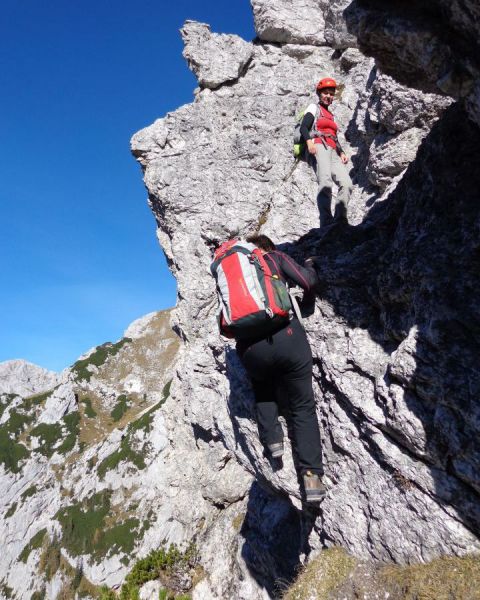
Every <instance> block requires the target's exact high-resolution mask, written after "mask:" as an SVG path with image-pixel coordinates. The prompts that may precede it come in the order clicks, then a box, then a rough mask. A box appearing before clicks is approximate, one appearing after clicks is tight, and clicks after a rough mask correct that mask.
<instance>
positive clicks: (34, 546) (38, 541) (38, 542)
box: [18, 529, 47, 563]
mask: <svg viewBox="0 0 480 600" xmlns="http://www.w3.org/2000/svg"><path fill="white" fill-rule="evenodd" d="M46 533H47V530H46V529H41V530H40V531H39V532H38V533H36V534H35V535H34V536H33V537H32V539H31V540H30V541H29V542H28V544H27V545H26V546H25V548H24V549H23V550H22V551H21V552H20V554H19V556H18V560H21V561H22V562H24V563H26V562H27V560H28V557H29V556H30V552H32V551H33V550H38V548H41V547H42V543H43V538H44V537H45V534H46Z"/></svg>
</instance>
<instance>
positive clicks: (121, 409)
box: [110, 394, 131, 422]
mask: <svg viewBox="0 0 480 600" xmlns="http://www.w3.org/2000/svg"><path fill="white" fill-rule="evenodd" d="M129 406H131V402H130V400H129V398H128V396H126V395H125V394H121V395H120V396H119V397H118V398H117V404H116V405H115V406H114V408H113V410H112V412H111V413H110V416H111V417H112V419H113V420H114V421H115V422H117V421H120V419H121V418H122V417H123V415H124V414H125V413H126V412H127V410H128V407H129Z"/></svg>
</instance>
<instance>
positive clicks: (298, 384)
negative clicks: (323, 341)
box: [237, 319, 323, 475]
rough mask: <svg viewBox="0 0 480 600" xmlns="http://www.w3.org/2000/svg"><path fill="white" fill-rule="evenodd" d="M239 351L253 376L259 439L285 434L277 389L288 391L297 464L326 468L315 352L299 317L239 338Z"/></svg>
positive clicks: (315, 469) (275, 438)
mask: <svg viewBox="0 0 480 600" xmlns="http://www.w3.org/2000/svg"><path fill="white" fill-rule="evenodd" d="M237 351H238V353H239V355H240V358H241V360H242V362H243V365H244V366H245V368H246V370H247V372H248V374H249V375H250V378H251V380H252V386H253V391H254V394H255V401H256V408H257V423H258V431H259V435H260V440H261V442H262V443H263V444H264V445H268V444H273V443H275V442H280V441H282V439H283V431H282V426H281V425H280V422H279V420H278V394H279V392H280V393H282V394H285V397H286V399H287V403H288V413H289V418H290V425H291V427H292V429H293V438H294V439H293V442H294V446H295V452H296V456H297V461H298V465H299V467H300V470H301V471H302V472H304V471H307V470H310V471H312V472H314V473H318V474H320V475H321V474H322V473H323V467H322V449H321V445H320V432H319V429H318V422H317V415H316V412H315V400H314V397H313V390H312V352H311V350H310V345H309V343H308V340H307V336H306V334H305V330H304V329H303V327H302V325H301V324H300V323H299V321H298V320H297V319H293V320H292V321H291V322H290V323H289V325H288V326H287V327H284V328H283V329H281V330H280V331H277V332H276V333H274V334H273V335H272V336H271V337H268V338H265V339H261V340H257V341H255V342H250V343H249V342H246V341H242V342H238V344H237Z"/></svg>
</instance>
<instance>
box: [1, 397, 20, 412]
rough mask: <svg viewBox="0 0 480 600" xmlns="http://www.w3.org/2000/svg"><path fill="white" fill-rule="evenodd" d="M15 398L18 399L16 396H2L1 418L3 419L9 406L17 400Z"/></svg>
mask: <svg viewBox="0 0 480 600" xmlns="http://www.w3.org/2000/svg"><path fill="white" fill-rule="evenodd" d="M15 398H17V395H16V394H2V395H1V396H0V418H1V417H2V415H3V413H4V412H5V409H6V408H7V406H8V405H9V404H10V403H11V402H13V401H14V400H15Z"/></svg>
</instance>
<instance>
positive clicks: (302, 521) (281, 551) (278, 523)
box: [240, 482, 318, 599]
mask: <svg viewBox="0 0 480 600" xmlns="http://www.w3.org/2000/svg"><path fill="white" fill-rule="evenodd" d="M317 517H318V513H316V512H313V511H312V512H308V511H307V512H305V511H304V512H300V511H297V510H296V509H295V508H294V507H293V506H292V505H291V503H290V502H289V501H288V500H282V499H281V498H280V497H278V496H272V495H271V494H269V493H268V492H267V491H266V490H264V489H263V488H262V487H261V486H260V485H259V484H258V483H257V482H254V483H253V485H252V487H251V489H250V495H249V501H248V506H247V515H246V517H245V520H244V522H243V526H242V529H241V531H240V535H241V536H242V537H243V538H244V540H245V541H244V544H243V547H242V557H243V559H244V560H245V563H246V564H247V567H248V569H249V571H250V573H251V574H252V576H253V577H254V578H255V580H256V581H257V583H258V584H259V585H261V586H262V587H264V588H265V589H266V590H267V592H268V594H269V595H270V597H271V598H275V599H276V598H278V599H280V598H281V597H282V596H283V594H284V593H285V590H286V589H287V588H288V587H289V586H290V585H291V583H292V582H293V580H294V579H295V577H296V576H297V574H298V570H299V568H300V567H301V566H302V558H303V557H304V556H305V555H307V554H308V552H309V551H310V547H309V545H308V537H309V535H310V532H311V531H312V528H313V526H314V524H315V520H316V518H317Z"/></svg>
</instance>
